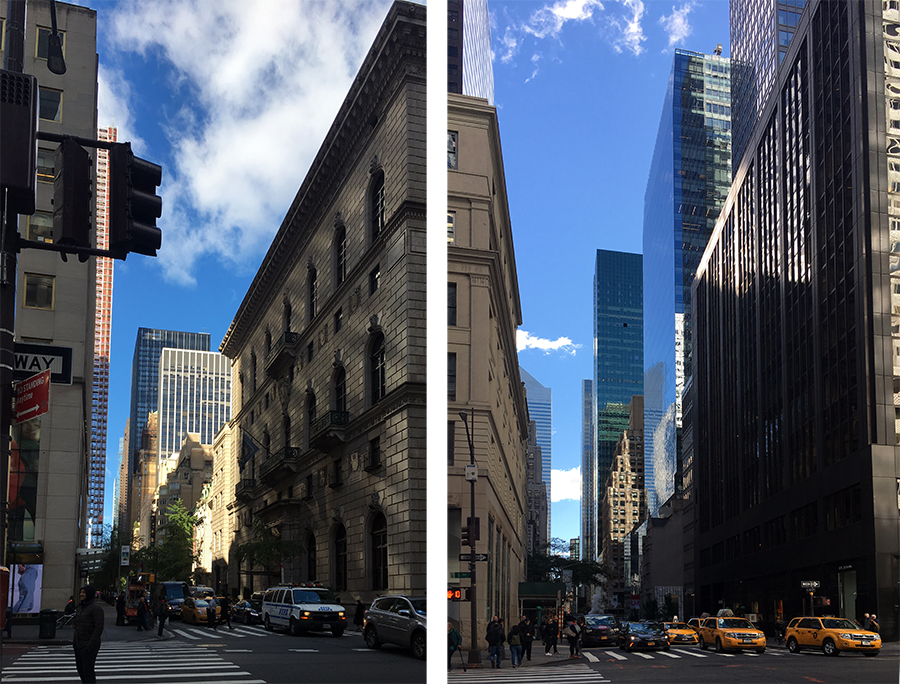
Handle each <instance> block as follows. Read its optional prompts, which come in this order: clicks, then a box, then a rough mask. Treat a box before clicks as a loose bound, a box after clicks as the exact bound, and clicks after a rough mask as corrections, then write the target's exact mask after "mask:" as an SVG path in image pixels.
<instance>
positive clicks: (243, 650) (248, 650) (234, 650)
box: [223, 648, 253, 653]
mask: <svg viewBox="0 0 900 684" xmlns="http://www.w3.org/2000/svg"><path fill="white" fill-rule="evenodd" d="M223 653H253V649H252V648H226V649H225V650H224V651H223Z"/></svg>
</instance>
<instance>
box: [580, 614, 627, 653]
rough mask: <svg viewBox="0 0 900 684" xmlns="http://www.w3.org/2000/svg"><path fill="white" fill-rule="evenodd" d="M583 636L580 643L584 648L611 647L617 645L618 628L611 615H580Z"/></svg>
mask: <svg viewBox="0 0 900 684" xmlns="http://www.w3.org/2000/svg"><path fill="white" fill-rule="evenodd" d="M582 619H583V620H584V634H583V635H582V637H581V643H582V645H584V646H613V645H615V644H616V643H618V639H619V627H618V623H617V622H616V618H615V616H613V615H599V614H593V613H592V614H589V615H582V616H581V617H580V618H579V622H580V621H581V620H582Z"/></svg>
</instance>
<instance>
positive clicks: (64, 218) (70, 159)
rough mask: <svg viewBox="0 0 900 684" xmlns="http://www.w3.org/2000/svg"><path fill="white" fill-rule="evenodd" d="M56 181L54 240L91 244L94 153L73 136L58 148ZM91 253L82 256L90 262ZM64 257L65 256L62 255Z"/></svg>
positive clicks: (84, 244) (64, 242) (55, 163)
mask: <svg viewBox="0 0 900 684" xmlns="http://www.w3.org/2000/svg"><path fill="white" fill-rule="evenodd" d="M54 166H55V174H56V175H55V178H54V180H53V241H54V242H56V243H57V244H59V245H73V246H75V247H90V246H91V196H92V195H93V193H92V192H91V155H90V154H88V151H87V150H86V149H84V148H83V147H82V146H81V145H79V144H78V143H77V142H75V141H74V140H71V139H68V138H67V139H66V140H63V141H62V142H61V143H60V145H59V147H57V148H56V158H55V161H54ZM87 258H88V255H87V254H84V255H79V259H80V260H81V261H87ZM63 259H65V255H64V256H63Z"/></svg>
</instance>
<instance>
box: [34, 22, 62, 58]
mask: <svg viewBox="0 0 900 684" xmlns="http://www.w3.org/2000/svg"><path fill="white" fill-rule="evenodd" d="M51 32H52V31H51V30H50V29H47V28H40V27H38V30H37V44H36V46H35V57H37V58H38V59H47V54H48V46H49V44H50V43H49V38H50V33H51ZM58 33H59V37H60V40H61V42H62V50H63V56H65V54H66V34H65V33H64V32H62V31H58Z"/></svg>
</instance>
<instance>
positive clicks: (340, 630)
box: [331, 627, 344, 637]
mask: <svg viewBox="0 0 900 684" xmlns="http://www.w3.org/2000/svg"><path fill="white" fill-rule="evenodd" d="M331 635H332V636H336V637H342V636H344V628H343V627H338V628H337V629H333V630H331Z"/></svg>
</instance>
